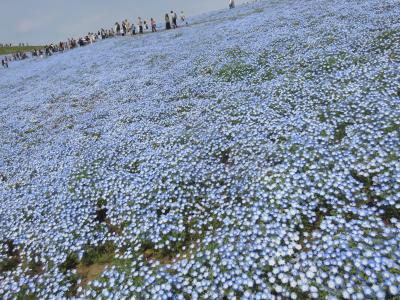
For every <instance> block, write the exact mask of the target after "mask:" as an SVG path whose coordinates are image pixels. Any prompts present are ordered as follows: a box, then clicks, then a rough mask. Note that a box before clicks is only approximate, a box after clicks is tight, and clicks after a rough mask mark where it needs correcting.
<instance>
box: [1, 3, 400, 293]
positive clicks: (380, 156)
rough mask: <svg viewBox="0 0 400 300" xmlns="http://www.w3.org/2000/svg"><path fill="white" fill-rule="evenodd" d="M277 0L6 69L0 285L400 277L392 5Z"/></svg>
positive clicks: (278, 289) (289, 289) (309, 285)
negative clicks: (11, 263) (85, 272)
mask: <svg viewBox="0 0 400 300" xmlns="http://www.w3.org/2000/svg"><path fill="white" fill-rule="evenodd" d="M285 5H286V4H284V3H280V2H277V3H255V4H249V5H245V6H242V7H240V8H238V9H237V10H235V11H232V10H231V11H219V12H214V13H210V14H207V15H205V16H199V17H196V19H195V20H193V23H194V24H196V23H197V25H194V26H191V27H184V28H181V29H179V30H180V31H179V32H178V35H177V36H175V34H176V32H174V33H172V32H165V33H160V34H159V35H152V36H149V37H146V39H131V38H121V39H119V38H118V39H112V40H107V41H103V42H101V43H98V44H96V45H94V46H93V47H91V48H89V47H88V48H80V49H77V50H74V51H70V52H68V53H65V54H63V55H59V56H53V57H51V58H49V59H47V60H37V61H35V60H33V61H29V62H26V61H23V62H18V63H16V64H15V69H10V72H9V73H8V74H7V75H8V76H3V77H1V79H0V95H2V99H3V100H4V101H0V106H1V108H2V109H1V110H0V111H1V113H0V119H1V121H2V124H3V125H4V126H3V127H2V128H1V129H0V136H1V137H2V141H3V140H4V141H6V142H5V143H3V144H2V148H1V150H0V154H1V155H0V157H1V159H0V197H1V199H2V201H1V203H0V212H1V214H2V215H6V216H7V218H6V219H5V220H3V221H2V223H1V226H0V262H1V263H3V262H8V259H9V258H10V257H8V256H9V255H8V254H7V253H10V252H13V251H12V250H10V249H9V248H10V247H9V244H7V241H8V240H10V241H13V245H14V246H13V247H14V248H15V249H18V253H19V255H20V258H19V259H20V260H21V263H19V264H18V266H17V267H15V268H11V270H9V271H6V272H2V274H1V275H0V277H1V278H0V279H1V280H0V282H1V285H0V298H4V299H12V298H15V297H16V296H17V295H20V294H21V293H22V292H24V291H25V292H29V293H32V294H35V296H37V297H38V298H62V297H65V296H66V295H67V294H68V295H71V294H75V293H76V297H77V298H98V299H100V298H101V297H107V298H118V299H120V298H121V299H122V298H133V297H138V298H158V299H163V298H177V299H183V298H184V297H188V295H189V296H191V297H193V298H210V299H219V298H223V297H224V296H229V297H232V298H233V297H235V295H237V294H240V295H242V296H243V297H244V298H247V299H269V298H273V296H278V297H282V298H292V299H296V298H300V297H302V293H303V294H304V293H307V294H308V295H310V297H313V298H318V297H322V295H327V298H328V299H334V298H335V297H337V298H340V297H343V298H345V299H351V298H355V299H358V298H359V299H362V298H365V297H370V298H385V297H388V295H389V296H397V295H398V293H399V291H398V286H399V283H400V277H399V275H398V269H399V266H398V264H397V261H399V257H400V253H399V247H398V245H399V236H400V235H399V224H400V222H399V220H398V214H396V211H397V210H398V209H399V206H400V204H399V200H400V198H399V193H398V190H399V186H400V174H399V172H398V148H399V145H400V140H399V135H398V126H399V124H400V123H399V121H398V115H399V109H398V107H399V105H398V104H399V103H398V102H399V101H398V87H397V85H396V83H397V82H398V66H397V60H396V59H397V57H396V51H395V50H396V48H395V46H396V45H397V44H396V43H395V41H396V40H397V39H398V30H397V28H396V26H395V25H396V24H397V23H396V21H397V19H398V15H399V9H398V7H397V6H395V5H394V1H392V0H385V1H377V0H368V1H364V2H363V3H362V4H360V3H359V1H343V0H334V1H330V2H329V3H324V5H323V6H321V5H320V3H318V2H315V1H311V2H310V1H309V2H304V1H303V2H302V1H300V2H298V3H291V4H290V7H289V6H287V5H286V6H285ZM283 8H284V9H283ZM349 11H351V14H349V13H348V12H349ZM311 12H312V13H311ZM204 20H207V22H204ZM266 22H267V23H268V26H267V27H266V26H265V24H266ZM377 24H379V26H378V25H377ZM232 25H233V26H232ZM200 29H201V30H200ZM193 36H195V37H196V39H193ZM226 37H228V38H226ZM249 41H252V42H251V43H249ZM160 44H162V45H163V47H162V49H161V48H160V46H159V45H160ZM127 48H129V49H131V50H132V49H136V50H138V51H135V55H134V56H129V57H128V56H126V55H125V54H126V53H125V52H126V49H127ZM111 49H112V50H111ZM177 49H179V51H177ZM99 61H101V63H98V62H99ZM132 66H134V67H135V69H134V70H133V69H132ZM160 66H161V67H160ZM162 66H168V67H162ZM121 69H124V70H125V71H124V72H120V70H121ZM49 72H51V76H49V75H48V74H49ZM138 74H140V76H137V75H138ZM27 84H29V87H30V88H29V89H27V88H26V87H27ZM88 86H90V87H91V88H90V89H88V88H87V87H88ZM10 103H13V105H10ZM16 157H18V160H16V159H15V158H16ZM4 178H6V180H4ZM8 243H9V242H8ZM105 245H108V246H110V249H111V251H110V252H109V253H107V255H105V253H102V254H101V255H99V256H97V254H98V253H97V254H96V250H99V251H100V250H101V251H100V252H102V251H104V248H103V246H105ZM107 249H108V248H107ZM110 249H109V250H110ZM16 253H17V252H14V253H13V255H11V258H12V257H13V256H14V259H16V260H18V257H15V256H16ZM90 253H92V254H93V253H95V254H96V255H94V259H100V262H99V265H98V264H96V263H95V264H94V267H95V268H96V267H98V266H101V267H104V268H105V271H104V272H100V273H101V274H98V276H97V278H96V279H95V280H93V281H92V282H90V283H89V284H86V281H85V280H83V279H80V280H78V281H77V282H75V281H74V280H75V279H76V277H79V276H81V275H80V274H82V270H81V269H78V270H74V267H72V270H68V271H67V270H64V269H63V268H62V266H65V265H66V264H65V263H66V262H67V259H68V258H69V260H70V262H71V261H72V265H73V264H74V263H75V262H74V259H75V255H76V259H77V260H78V262H79V263H83V262H82V261H83V260H85V259H87V258H88V255H89V254H90ZM2 265H3V264H2ZM82 266H83V265H82V264H80V265H79V268H82ZM86 267H89V268H90V266H86ZM92 267H93V266H92ZM32 268H33V270H31V269H32ZM75 269H76V268H75ZM35 270H36V273H37V274H36V273H35V272H34V271H35ZM75 286H78V288H76V290H74V287H75ZM70 288H71V290H69V289H70Z"/></svg>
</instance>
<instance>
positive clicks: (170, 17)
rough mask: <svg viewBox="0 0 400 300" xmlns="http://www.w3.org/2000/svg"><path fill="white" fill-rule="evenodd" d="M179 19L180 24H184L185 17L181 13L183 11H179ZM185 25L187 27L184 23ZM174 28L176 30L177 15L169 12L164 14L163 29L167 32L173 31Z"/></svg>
mask: <svg viewBox="0 0 400 300" xmlns="http://www.w3.org/2000/svg"><path fill="white" fill-rule="evenodd" d="M180 19H181V22H182V23H185V21H186V17H185V14H184V13H183V11H181V14H180ZM186 25H187V22H186ZM175 28H178V15H177V14H176V12H174V11H172V10H171V13H169V14H168V13H166V14H165V29H167V30H169V29H175Z"/></svg>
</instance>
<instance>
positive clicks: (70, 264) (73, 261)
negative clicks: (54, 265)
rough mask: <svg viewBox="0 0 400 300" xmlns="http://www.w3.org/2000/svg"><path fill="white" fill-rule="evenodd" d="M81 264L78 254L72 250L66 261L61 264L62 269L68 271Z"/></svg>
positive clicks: (64, 271)
mask: <svg viewBox="0 0 400 300" xmlns="http://www.w3.org/2000/svg"><path fill="white" fill-rule="evenodd" d="M78 264H79V259H78V255H76V253H74V252H71V253H69V254H68V255H67V258H66V259H65V262H64V263H62V264H61V265H60V271H61V272H63V273H66V272H67V271H70V270H73V269H75V268H76V266H77V265H78Z"/></svg>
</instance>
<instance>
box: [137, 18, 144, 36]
mask: <svg viewBox="0 0 400 300" xmlns="http://www.w3.org/2000/svg"><path fill="white" fill-rule="evenodd" d="M138 26H139V33H143V21H142V18H141V17H138Z"/></svg>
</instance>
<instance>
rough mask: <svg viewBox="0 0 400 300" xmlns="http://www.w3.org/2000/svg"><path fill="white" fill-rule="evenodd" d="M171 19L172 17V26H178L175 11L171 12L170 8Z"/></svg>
mask: <svg viewBox="0 0 400 300" xmlns="http://www.w3.org/2000/svg"><path fill="white" fill-rule="evenodd" d="M171 19H172V28H174V29H175V28H177V27H178V25H177V22H176V21H177V19H178V16H177V14H176V13H175V12H173V11H172V10H171Z"/></svg>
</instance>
